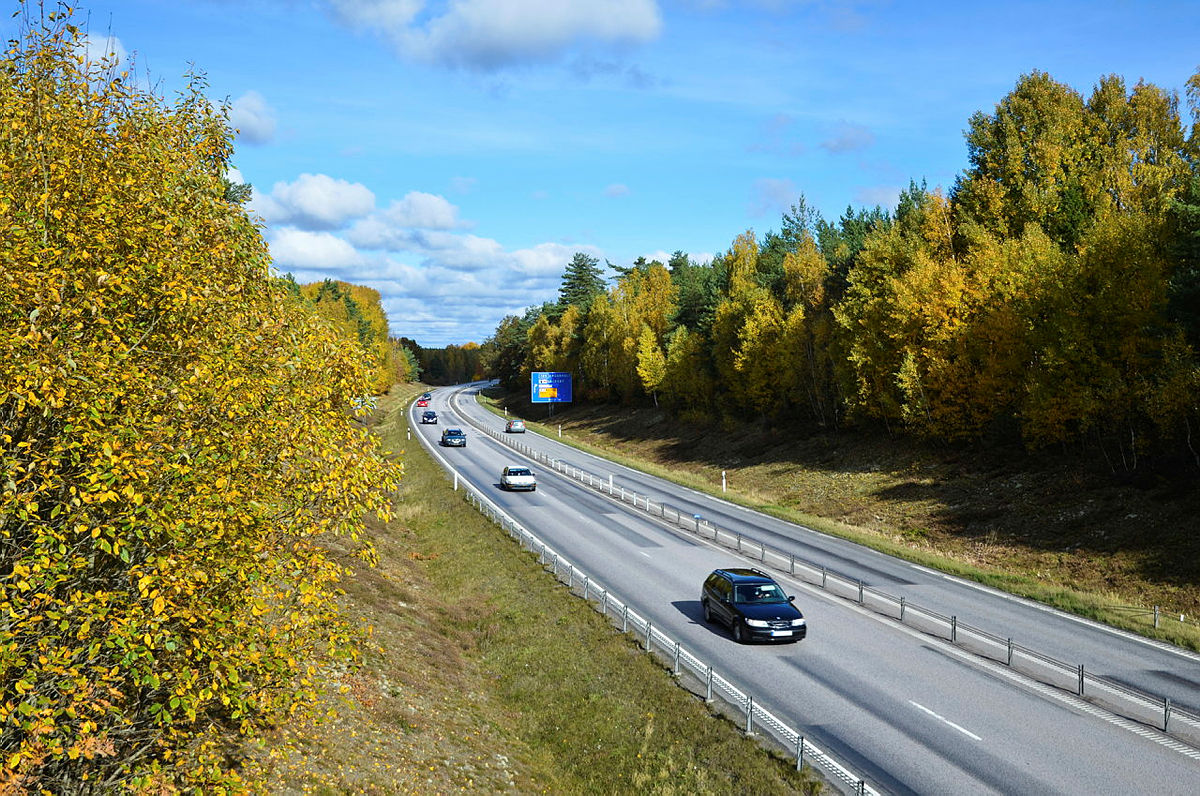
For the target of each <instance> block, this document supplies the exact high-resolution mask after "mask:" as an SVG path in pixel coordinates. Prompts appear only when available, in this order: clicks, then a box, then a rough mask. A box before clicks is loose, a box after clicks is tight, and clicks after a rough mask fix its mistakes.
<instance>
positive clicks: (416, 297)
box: [3, 0, 1200, 347]
mask: <svg viewBox="0 0 1200 796" xmlns="http://www.w3.org/2000/svg"><path fill="white" fill-rule="evenodd" d="M81 1H82V2H83V3H84V5H82V6H81V8H80V12H79V13H80V18H81V19H86V22H87V24H88V29H89V31H90V35H91V37H92V39H93V41H95V42H96V45H97V46H98V47H102V46H103V42H104V41H105V37H107V36H109V35H111V37H112V43H111V44H110V45H109V46H110V47H111V48H112V49H114V50H115V51H116V53H117V54H118V55H119V56H120V57H121V58H122V59H123V64H125V65H126V66H128V67H130V68H132V69H134V70H135V72H136V74H138V75H139V76H140V77H142V78H146V77H147V76H148V78H149V80H150V81H151V83H152V84H154V85H155V86H156V87H157V89H158V90H159V91H160V92H161V93H163V94H165V95H168V96H169V95H170V94H171V93H172V92H173V91H174V90H175V89H176V88H177V87H178V86H179V85H180V82H181V75H182V74H183V73H184V71H185V70H186V69H187V68H188V66H189V64H194V65H195V66H196V67H197V68H198V69H200V70H202V71H204V72H205V73H206V74H207V79H208V81H209V84H210V88H211V94H212V96H213V98H214V99H215V100H218V101H221V100H227V101H228V102H230V103H231V106H232V119H233V122H234V124H235V125H236V126H237V127H238V128H239V130H240V133H239V137H238V141H237V151H236V155H235V158H234V166H235V167H236V170H237V171H236V174H237V175H240V177H241V178H242V179H244V180H245V181H246V182H249V183H251V184H252V185H253V186H254V198H253V200H252V208H253V210H254V212H255V213H257V214H258V215H259V216H260V217H261V218H262V220H263V224H264V228H263V234H264V235H265V237H266V238H267V240H268V241H269V243H270V245H271V250H272V254H273V256H274V258H275V263H276V266H277V267H278V268H279V270H280V271H290V272H292V273H293V274H294V275H295V276H296V277H297V279H299V280H301V281H312V280H317V279H322V278H325V277H333V278H338V279H344V280H346V281H350V282H355V283H358V284H366V285H370V286H372V287H375V288H376V289H378V290H379V291H380V293H381V294H382V295H383V301H384V307H385V309H386V310H387V312H388V316H389V320H390V324H391V331H392V334H393V335H396V336H400V335H403V336H406V337H411V338H414V339H416V340H417V342H418V343H420V344H421V345H423V346H427V347H437V346H442V345H446V344H449V343H457V344H462V343H465V342H468V341H476V342H482V341H483V340H484V338H486V337H487V336H488V335H489V334H490V333H491V332H492V331H493V330H494V329H495V328H496V325H497V323H498V322H499V320H500V319H501V318H502V317H503V316H504V315H506V314H519V313H520V312H521V311H522V310H523V309H524V308H525V307H527V306H530V305H533V304H538V303H540V302H542V301H545V300H550V299H553V298H555V297H556V294H557V289H558V285H559V281H560V277H561V274H562V271H563V268H564V266H565V264H566V262H567V261H568V260H570V258H571V256H572V255H573V254H574V253H575V252H576V251H583V252H586V253H588V254H590V255H593V256H596V257H598V258H600V260H601V263H603V262H604V261H605V260H611V261H612V262H613V263H615V264H621V265H627V264H628V263H630V262H631V261H632V260H633V259H634V258H636V257H638V256H647V257H659V258H662V259H665V257H666V255H668V254H669V253H670V252H673V251H675V250H683V251H685V252H688V253H689V254H690V255H692V256H693V257H694V258H696V259H700V260H703V259H707V258H708V257H711V255H712V254H714V253H718V252H721V251H724V250H726V249H728V247H729V245H730V243H731V242H732V240H733V238H734V237H735V236H736V235H738V234H740V233H741V232H743V231H745V230H746V229H749V228H752V229H754V230H755V231H756V232H757V233H758V234H759V235H760V236H761V235H762V234H764V233H766V232H767V231H768V230H771V229H778V228H779V221H780V216H781V214H782V213H783V212H784V211H786V210H787V209H788V207H789V206H790V205H791V204H792V203H794V202H795V201H796V200H797V198H798V197H799V196H800V195H801V193H803V194H804V195H805V196H806V198H807V200H808V202H809V204H810V205H812V206H814V207H816V208H817V209H818V210H820V211H821V212H822V214H824V215H825V216H826V217H827V218H835V217H836V216H838V215H839V214H840V213H841V212H842V211H843V210H844V209H845V208H846V207H847V205H854V206H856V207H857V206H861V205H868V206H871V205H875V204H877V203H878V204H882V205H884V206H885V207H888V208H890V207H891V206H892V204H893V203H894V201H895V198H896V196H897V194H898V192H899V190H900V189H901V188H902V187H904V186H905V185H907V184H908V181H909V180H910V179H916V180H918V181H919V180H921V179H925V180H927V181H928V183H929V185H930V186H931V187H933V186H943V187H947V188H948V187H949V186H950V185H951V184H952V183H953V181H954V178H955V176H956V175H957V174H958V173H960V172H961V171H962V170H963V169H964V168H965V166H966V147H965V145H964V142H963V130H964V129H965V128H966V126H967V122H968V119H969V117H970V115H971V114H972V113H973V112H975V111H979V110H982V111H985V112H990V111H991V110H992V109H994V107H995V104H996V102H997V101H999V100H1000V99H1001V98H1002V97H1003V96H1004V94H1006V93H1007V92H1008V91H1009V90H1011V88H1012V87H1013V85H1014V83H1015V82H1016V80H1017V79H1018V77H1019V76H1020V75H1021V74H1024V73H1028V72H1030V71H1032V70H1034V69H1040V70H1044V71H1047V72H1049V73H1050V74H1051V75H1052V76H1053V77H1054V78H1056V79H1058V80H1060V81H1063V82H1066V83H1069V84H1070V85H1072V86H1074V87H1075V88H1076V89H1077V90H1079V91H1080V92H1082V93H1084V94H1085V95H1086V94H1087V93H1089V92H1090V91H1091V88H1092V86H1093V85H1094V84H1095V83H1096V81H1097V80H1098V79H1099V78H1100V77H1101V76H1103V75H1106V74H1110V73H1116V74H1119V75H1122V76H1124V77H1125V78H1126V80H1127V81H1128V83H1129V84H1130V85H1132V84H1133V83H1135V82H1136V81H1137V80H1138V79H1139V78H1143V79H1145V80H1147V81H1149V82H1152V83H1155V84H1157V85H1159V86H1161V87H1164V88H1166V89H1169V90H1175V91H1181V90H1182V88H1183V86H1184V83H1185V81H1186V80H1187V79H1188V77H1189V76H1191V75H1192V74H1193V73H1194V72H1195V71H1196V70H1197V69H1198V68H1200V8H1197V5H1196V3H1195V0H1188V1H1187V2H1174V3H1172V2H1160V3H1155V2H1124V1H1117V0H1093V1H1092V2H1017V3H997V2H990V3H973V2H959V3H942V2H901V1H900V0H896V1H895V2H885V1H884V0H878V1H872V0H864V1H863V2H839V1H837V0H813V1H812V2H788V1H787V0H745V1H744V2H734V0H729V1H728V2H722V1H721V0H557V2H555V0H238V1H237V2H233V1H232V0H107V1H105V0H92V1H91V2H87V0H81ZM12 5H13V7H14V8H15V7H16V5H15V3H13V4H12ZM85 15H86V16H85ZM5 16H6V17H7V15H5ZM15 24H16V23H15V21H13V20H7V19H6V20H5V21H4V22H3V25H4V27H5V31H4V32H5V33H6V38H8V37H11V35H12V32H13V30H15ZM1184 112H1185V113H1186V108H1185V109H1184Z"/></svg>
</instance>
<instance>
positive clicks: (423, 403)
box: [417, 398, 429, 408]
mask: <svg viewBox="0 0 1200 796" xmlns="http://www.w3.org/2000/svg"><path fill="white" fill-rule="evenodd" d="M422 406H429V399H428V398H421V399H419V400H418V401H417V407H418V408H420V407H422Z"/></svg>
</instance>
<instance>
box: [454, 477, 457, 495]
mask: <svg viewBox="0 0 1200 796" xmlns="http://www.w3.org/2000/svg"><path fill="white" fill-rule="evenodd" d="M454 491H455V492H457V491H458V473H457V472H456V473H454Z"/></svg>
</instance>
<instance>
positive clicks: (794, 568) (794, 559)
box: [791, 553, 796, 575]
mask: <svg viewBox="0 0 1200 796" xmlns="http://www.w3.org/2000/svg"><path fill="white" fill-rule="evenodd" d="M791 574H793V575H795V574H796V554H795V553H792V565H791Z"/></svg>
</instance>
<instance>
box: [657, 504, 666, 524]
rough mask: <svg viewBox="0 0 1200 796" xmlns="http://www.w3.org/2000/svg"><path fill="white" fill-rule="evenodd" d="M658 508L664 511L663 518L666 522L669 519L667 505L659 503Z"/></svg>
mask: <svg viewBox="0 0 1200 796" xmlns="http://www.w3.org/2000/svg"><path fill="white" fill-rule="evenodd" d="M658 507H659V509H661V510H662V518H663V519H664V520H665V519H666V518H667V504H666V503H659V504H658Z"/></svg>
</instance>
